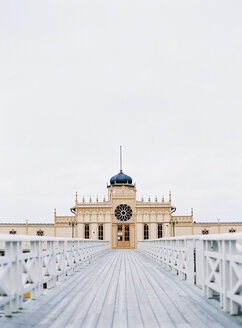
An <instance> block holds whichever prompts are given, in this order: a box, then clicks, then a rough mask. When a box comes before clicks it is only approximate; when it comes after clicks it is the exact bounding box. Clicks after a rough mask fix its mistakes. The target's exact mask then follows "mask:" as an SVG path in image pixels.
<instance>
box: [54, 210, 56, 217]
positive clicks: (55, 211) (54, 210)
mask: <svg viewBox="0 0 242 328" xmlns="http://www.w3.org/2000/svg"><path fill="white" fill-rule="evenodd" d="M54 217H56V208H54Z"/></svg>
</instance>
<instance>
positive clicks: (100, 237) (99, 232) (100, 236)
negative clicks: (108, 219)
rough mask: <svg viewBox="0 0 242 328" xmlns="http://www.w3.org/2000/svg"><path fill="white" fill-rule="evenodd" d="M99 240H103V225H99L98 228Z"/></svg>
mask: <svg viewBox="0 0 242 328" xmlns="http://www.w3.org/2000/svg"><path fill="white" fill-rule="evenodd" d="M98 239H99V240H103V224H99V226H98Z"/></svg>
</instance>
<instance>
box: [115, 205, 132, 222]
mask: <svg viewBox="0 0 242 328" xmlns="http://www.w3.org/2000/svg"><path fill="white" fill-rule="evenodd" d="M115 216H116V218H117V219H118V220H119V221H128V220H129V219H130V218H131V217H132V209H131V207H130V206H128V205H126V204H121V205H119V206H117V207H116V209H115Z"/></svg>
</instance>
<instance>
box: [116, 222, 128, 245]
mask: <svg viewBox="0 0 242 328" xmlns="http://www.w3.org/2000/svg"><path fill="white" fill-rule="evenodd" d="M117 248H130V226H129V224H118V226H117Z"/></svg>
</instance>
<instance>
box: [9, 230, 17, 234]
mask: <svg viewBox="0 0 242 328" xmlns="http://www.w3.org/2000/svg"><path fill="white" fill-rule="evenodd" d="M16 233H17V231H16V230H14V229H12V230H10V231H9V234H10V235H16Z"/></svg>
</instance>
